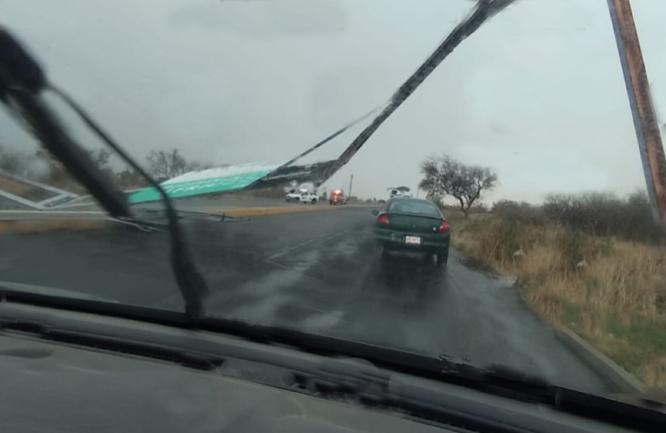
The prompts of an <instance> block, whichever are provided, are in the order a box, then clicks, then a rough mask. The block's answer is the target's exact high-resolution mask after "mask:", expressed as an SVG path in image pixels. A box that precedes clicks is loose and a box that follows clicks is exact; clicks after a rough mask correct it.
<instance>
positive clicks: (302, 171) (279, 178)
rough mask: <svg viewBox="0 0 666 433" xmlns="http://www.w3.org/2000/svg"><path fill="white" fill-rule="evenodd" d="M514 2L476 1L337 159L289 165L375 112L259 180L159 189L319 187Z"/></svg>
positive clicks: (191, 192) (146, 192)
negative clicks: (297, 184)
mask: <svg viewBox="0 0 666 433" xmlns="http://www.w3.org/2000/svg"><path fill="white" fill-rule="evenodd" d="M513 2H514V0H478V1H477V3H476V6H475V7H474V8H473V10H472V12H471V14H470V15H469V16H468V17H467V18H465V19H464V20H463V21H462V22H461V23H460V24H458V25H457V26H456V27H455V28H454V29H453V31H451V33H450V34H449V35H448V36H447V37H446V38H445V39H444V40H443V41H442V43H440V44H439V46H438V47H437V48H436V49H435V51H433V53H432V54H431V55H430V56H429V57H428V58H427V59H426V61H425V62H424V63H423V64H422V65H421V66H419V68H418V69H417V70H416V71H415V72H414V73H413V74H412V75H411V76H410V77H409V78H408V79H407V80H406V81H405V82H404V83H403V84H402V85H401V86H400V87H399V88H398V90H397V91H396V92H395V93H394V94H393V96H392V97H391V99H390V100H389V102H388V104H386V106H385V107H384V108H383V110H382V111H381V112H380V113H379V115H377V116H376V117H375V118H374V119H373V120H372V122H371V123H370V125H368V126H367V127H366V128H365V129H363V131H361V133H360V134H359V135H358V136H357V137H356V138H355V139H354V140H353V141H352V142H351V143H350V144H349V146H347V148H346V149H345V150H344V151H343V152H342V154H340V156H339V157H338V158H337V159H333V160H330V161H325V162H320V163H315V164H310V165H302V166H294V165H292V164H293V163H294V162H296V161H297V160H299V159H301V158H302V157H304V156H305V155H307V154H309V153H311V152H312V151H314V150H316V149H318V148H320V147H321V146H323V145H324V144H326V143H328V142H329V141H331V140H332V139H333V138H335V137H337V136H338V135H340V133H341V132H343V131H344V130H346V129H348V128H349V127H350V126H351V125H353V124H356V123H358V122H360V121H361V120H363V119H365V118H366V117H368V115H369V114H371V113H372V112H374V111H375V110H372V111H371V112H370V113H367V114H365V115H363V116H362V117H361V118H359V119H357V120H356V121H354V122H351V123H350V124H348V125H346V126H345V127H343V128H342V129H341V130H339V131H337V132H335V133H333V134H331V135H330V136H328V137H327V138H325V139H324V140H322V141H320V142H318V143H317V144H315V145H314V146H312V147H310V148H309V149H307V150H306V151H304V152H302V153H301V154H299V155H298V156H296V157H295V158H293V159H291V160H289V161H288V162H287V163H285V164H283V165H281V166H279V167H278V168H276V169H275V170H273V171H270V172H267V173H264V174H263V175H261V176H259V175H260V173H258V172H256V173H247V177H246V178H243V179H242V180H240V179H236V178H235V176H234V178H233V179H232V178H227V177H220V178H212V179H208V181H210V183H207V182H206V181H205V180H202V181H198V182H199V183H193V184H189V185H188V184H186V183H185V182H184V183H182V184H181V183H179V182H173V183H163V184H161V185H162V187H163V188H164V189H165V190H166V191H167V193H168V194H169V196H170V197H173V198H184V197H193V196H198V195H204V194H216V193H225V192H233V191H241V190H249V189H259V188H265V187H268V186H273V185H276V184H284V183H287V182H312V183H313V184H314V185H315V186H319V185H321V184H322V183H324V182H325V181H326V180H327V179H329V178H330V177H331V176H333V175H334V174H335V173H336V172H337V171H338V170H339V169H340V168H342V167H343V166H344V165H345V164H347V163H348V162H349V161H350V160H351V159H352V157H353V156H354V155H355V154H356V153H357V152H358V151H359V150H360V149H361V147H362V146H363V145H364V144H365V143H366V142H367V141H368V139H369V138H370V137H371V136H372V135H373V134H374V133H375V131H377V129H379V127H380V126H381V125H382V124H383V123H384V122H385V121H386V120H387V119H388V118H389V117H390V116H391V114H393V113H394V112H395V111H396V110H397V109H398V107H400V105H402V103H403V102H405V101H406V100H407V98H409V96H410V95H411V94H412V93H414V91H415V90H416V89H417V88H418V87H419V86H420V85H421V84H422V83H423V82H424V81H425V80H426V78H428V76H430V74H431V73H432V72H433V71H434V70H435V69H436V68H437V67H438V66H439V65H440V64H441V63H442V61H443V60H444V59H445V58H446V57H447V56H448V55H449V54H451V53H452V52H453V50H455V49H456V48H457V47H458V45H460V43H461V42H462V41H463V40H465V39H466V38H467V37H469V36H470V35H472V34H473V33H474V32H475V31H476V30H478V29H479V28H480V27H481V26H482V25H483V24H484V23H485V22H486V21H487V20H488V19H490V18H492V17H493V16H494V15H496V14H497V13H499V12H500V11H502V10H503V9H505V8H506V7H507V6H509V5H510V4H512V3H513ZM216 181H217V182H216ZM151 189H152V188H145V189H142V190H139V191H136V192H134V193H133V194H131V195H130V197H129V200H130V203H142V202H146V201H156V200H158V196H157V191H154V192H153V191H151Z"/></svg>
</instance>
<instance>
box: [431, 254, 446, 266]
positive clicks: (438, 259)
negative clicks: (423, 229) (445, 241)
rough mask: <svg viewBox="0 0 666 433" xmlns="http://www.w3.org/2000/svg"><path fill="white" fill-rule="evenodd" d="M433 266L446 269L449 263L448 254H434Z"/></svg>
mask: <svg viewBox="0 0 666 433" xmlns="http://www.w3.org/2000/svg"><path fill="white" fill-rule="evenodd" d="M434 258H435V266H437V267H446V265H447V263H448V261H449V252H448V251H447V252H445V253H436V254H435V257H434Z"/></svg>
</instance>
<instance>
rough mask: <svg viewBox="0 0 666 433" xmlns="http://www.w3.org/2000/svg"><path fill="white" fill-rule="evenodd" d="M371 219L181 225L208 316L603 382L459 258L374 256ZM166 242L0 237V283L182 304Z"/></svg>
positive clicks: (594, 385)
mask: <svg viewBox="0 0 666 433" xmlns="http://www.w3.org/2000/svg"><path fill="white" fill-rule="evenodd" d="M322 206H323V205H322ZM372 221H373V217H372V215H371V214H370V210H369V209H368V208H351V207H345V208H339V209H336V210H328V209H327V210H326V211H322V212H311V213H301V214H288V215H276V216H264V217H256V218H253V219H251V220H249V221H236V222H225V223H220V222H210V221H200V220H191V221H187V222H186V226H187V231H188V234H189V239H190V241H191V244H192V250H193V253H194V255H195V257H196V261H197V263H198V264H199V265H200V267H201V269H202V270H203V273H204V275H205V277H206V279H207V281H208V284H209V286H210V289H211V295H210V297H209V299H208V301H207V306H208V311H209V312H210V313H212V314H216V315H218V314H219V315H223V316H225V317H228V318H234V319H240V320H244V321H248V322H253V323H261V324H267V325H276V326H285V327H292V328H296V329H299V330H302V331H305V332H312V333H320V334H326V335H329V336H335V337H341V338H345V339H352V340H357V341H362V342H368V343H372V344H377V345H385V346H390V347H393V348H398V349H405V350H410V351H416V352H422V353H426V354H432V355H435V356H436V355H442V354H446V355H449V356H452V357H455V358H461V359H464V360H467V361H469V362H471V363H473V364H475V365H479V366H488V365H491V364H503V365H507V366H511V367H514V368H517V369H519V370H521V371H525V372H529V373H533V374H538V375H541V376H542V377H544V378H546V379H548V380H551V381H553V382H554V383H556V384H560V385H563V386H567V387H572V388H575V389H582V390H586V391H595V392H602V391H606V390H608V385H607V383H606V381H604V380H603V378H601V377H600V376H599V375H598V374H597V373H595V372H594V371H592V370H591V369H590V368H589V367H588V366H587V365H586V364H585V363H583V362H582V361H581V360H580V359H578V358H577V357H576V355H574V354H573V353H572V352H571V351H570V350H569V349H568V348H567V347H566V346H565V345H563V343H562V342H561V341H560V340H559V339H558V338H557V336H556V335H555V333H554V332H553V331H552V330H551V329H550V328H549V327H548V326H546V325H545V324H543V323H542V322H541V321H539V319H538V318H537V317H536V316H535V315H534V314H532V313H531V312H530V311H529V310H528V308H527V307H526V306H525V304H524V303H523V302H522V300H521V299H520V297H519V295H518V293H517V291H516V289H515V288H513V287H512V285H511V283H510V282H509V281H508V280H506V279H503V278H498V277H495V276H492V275H488V274H485V273H483V272H480V271H478V270H474V269H470V268H468V267H466V266H465V265H463V264H462V261H461V259H460V257H459V255H458V254H456V252H455V251H452V253H451V256H450V258H449V265H448V268H447V269H446V270H439V269H436V268H435V267H434V266H432V264H431V263H429V262H427V261H426V260H424V258H423V257H421V256H419V255H396V256H392V257H389V259H388V260H382V259H381V257H380V249H379V247H378V246H377V245H376V244H375V243H374V241H373V239H372V232H371V224H372ZM454 230H455V228H454ZM453 236H455V231H454V232H453ZM167 246H168V240H167V238H166V236H165V234H164V233H145V232H141V231H138V230H136V229H133V228H128V227H125V226H119V227H117V228H114V229H110V230H104V231H101V230H100V231H93V232H90V231H88V232H67V231H58V232H49V233H35V234H29V235H10V234H0V247H1V248H2V252H1V254H0V280H4V281H13V282H22V283H31V284H37V285H43V286H50V287H58V288H64V289H68V290H75V291H80V292H84V293H87V294H93V295H96V296H100V297H104V298H109V299H114V300H117V301H120V302H128V303H134V304H140V305H148V306H155V307H160V308H177V309H182V302H181V300H180V295H179V292H178V290H177V288H176V286H175V283H174V280H173V278H172V274H171V271H170V269H169V265H168V248H167Z"/></svg>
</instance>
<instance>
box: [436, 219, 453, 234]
mask: <svg viewBox="0 0 666 433" xmlns="http://www.w3.org/2000/svg"><path fill="white" fill-rule="evenodd" d="M450 228H451V227H450V226H449V222H448V221H447V220H442V223H441V224H440V225H439V227H437V233H448V231H449V229H450Z"/></svg>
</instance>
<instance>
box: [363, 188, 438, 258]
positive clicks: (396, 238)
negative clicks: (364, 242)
mask: <svg viewBox="0 0 666 433" xmlns="http://www.w3.org/2000/svg"><path fill="white" fill-rule="evenodd" d="M373 215H375V216H376V217H377V219H376V221H375V236H376V238H377V240H378V241H379V242H380V243H381V244H382V245H383V247H384V252H385V253H386V252H387V251H393V250H402V251H405V250H407V251H422V252H424V253H427V254H432V255H434V256H435V262H436V264H437V265H439V266H442V265H446V263H447V261H448V258H449V240H450V238H451V234H450V227H449V223H448V221H447V220H446V219H445V218H444V215H443V214H442V212H441V211H440V210H439V208H438V207H437V206H436V205H435V204H434V203H433V202H431V201H429V200H420V199H414V198H392V199H390V200H389V201H387V202H386V205H385V206H384V208H383V209H382V210H381V211H379V210H376V209H375V210H373Z"/></svg>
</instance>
